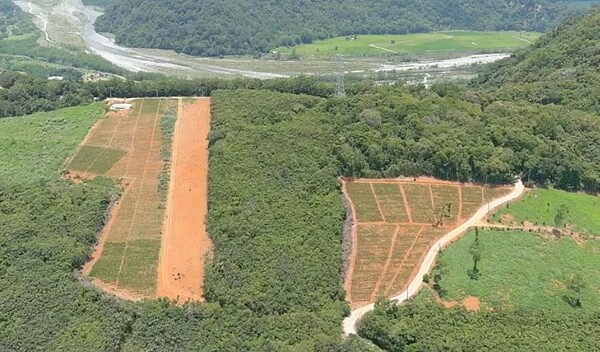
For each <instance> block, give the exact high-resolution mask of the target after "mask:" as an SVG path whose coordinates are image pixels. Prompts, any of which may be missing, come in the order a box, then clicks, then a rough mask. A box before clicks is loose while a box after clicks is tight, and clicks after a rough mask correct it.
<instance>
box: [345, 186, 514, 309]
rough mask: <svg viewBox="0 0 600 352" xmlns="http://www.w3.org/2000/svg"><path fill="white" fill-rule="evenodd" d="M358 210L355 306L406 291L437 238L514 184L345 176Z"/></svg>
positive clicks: (351, 278) (351, 279)
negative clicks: (476, 183)
mask: <svg viewBox="0 0 600 352" xmlns="http://www.w3.org/2000/svg"><path fill="white" fill-rule="evenodd" d="M343 189H344V192H345V193H346V195H348V196H349V198H350V200H351V204H352V207H353V212H354V213H355V214H354V215H355V219H356V220H355V233H354V236H353V241H354V243H353V255H352V257H351V260H350V261H351V263H350V268H349V270H348V273H347V275H346V281H345V288H346V294H347V298H348V300H349V301H350V303H351V305H352V308H358V307H361V306H364V305H366V304H368V303H372V302H374V301H375V300H376V299H377V298H378V297H380V296H385V297H392V296H395V295H398V294H399V293H400V292H402V291H403V290H404V289H405V287H406V286H407V285H408V283H409V281H410V279H411V278H412V277H413V276H414V275H415V273H416V271H417V270H418V267H419V265H420V263H421V261H422V260H423V258H424V256H425V254H426V253H427V251H428V250H429V248H430V247H431V245H432V244H433V243H435V241H437V240H438V239H439V238H440V237H442V236H443V235H445V234H446V233H448V232H449V231H450V230H452V229H453V228H454V227H456V226H458V225H459V224H461V223H462V222H463V221H464V220H466V219H468V218H469V217H471V216H472V215H473V214H474V213H475V212H476V211H477V209H478V208H479V207H481V206H482V205H483V204H484V203H485V202H487V201H488V200H490V199H493V198H498V197H501V196H503V195H505V194H508V193H510V191H511V188H510V187H487V186H486V187H484V186H477V185H463V184H458V183H452V182H442V181H436V180H428V179H425V180H418V181H404V180H402V181H400V180H353V181H351V182H347V181H344V182H343Z"/></svg>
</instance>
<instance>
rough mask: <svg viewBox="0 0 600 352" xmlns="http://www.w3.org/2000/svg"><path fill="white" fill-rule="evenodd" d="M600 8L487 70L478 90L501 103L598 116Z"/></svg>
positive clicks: (481, 78)
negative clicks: (494, 93) (544, 106)
mask: <svg viewBox="0 0 600 352" xmlns="http://www.w3.org/2000/svg"><path fill="white" fill-rule="evenodd" d="M599 32H600V7H596V8H594V9H593V10H592V11H591V12H589V13H588V14H587V15H585V16H584V17H581V18H574V19H571V20H569V21H567V22H565V23H564V24H563V25H561V26H560V27H558V28H557V29H556V30H554V31H553V32H551V33H548V34H546V35H544V36H542V37H541V38H540V40H538V41H537V42H536V44H534V45H533V46H530V47H528V48H525V49H523V50H521V51H519V52H517V53H515V54H513V55H512V56H511V57H510V58H507V59H505V60H502V61H499V62H497V63H494V64H491V65H488V66H487V67H486V70H485V72H483V73H482V74H481V75H480V76H479V77H478V78H477V79H476V80H475V81H474V82H473V85H474V86H475V87H487V88H491V89H498V90H499V92H498V95H499V96H500V97H501V98H502V99H526V100H528V101H531V102H535V103H541V104H552V103H553V104H561V105H566V106H570V107H573V108H577V109H582V110H587V111H592V112H595V113H600V99H599V97H598V94H597V92H598V89H599V88H600V41H599V40H598V33H599Z"/></svg>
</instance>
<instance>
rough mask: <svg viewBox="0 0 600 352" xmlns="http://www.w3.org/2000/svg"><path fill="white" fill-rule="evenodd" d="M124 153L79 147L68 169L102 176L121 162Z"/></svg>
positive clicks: (111, 149) (106, 149) (108, 149)
mask: <svg viewBox="0 0 600 352" xmlns="http://www.w3.org/2000/svg"><path fill="white" fill-rule="evenodd" d="M125 153H126V152H125V151H123V150H120V149H113V148H103V147H96V146H87V145H86V146H83V147H81V149H79V152H78V153H77V154H76V155H75V157H74V158H73V160H71V163H70V164H69V169H71V170H76V171H84V172H91V173H93V174H96V175H104V174H106V173H107V172H108V171H109V170H110V169H111V168H112V167H113V165H114V164H116V163H117V162H118V161H119V160H121V158H122V157H123V156H124V155H125Z"/></svg>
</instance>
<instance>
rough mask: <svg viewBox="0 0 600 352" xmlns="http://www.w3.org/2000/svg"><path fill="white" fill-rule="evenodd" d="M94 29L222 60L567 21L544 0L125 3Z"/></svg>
mask: <svg viewBox="0 0 600 352" xmlns="http://www.w3.org/2000/svg"><path fill="white" fill-rule="evenodd" d="M105 10H106V13H105V15H103V16H102V17H100V18H99V19H98V21H97V22H96V29H97V30H98V31H99V32H110V33H113V34H114V35H115V37H116V40H117V43H119V44H123V45H128V46H136V47H151V48H162V49H173V50H175V51H178V52H183V53H186V54H191V55H202V56H219V55H231V54H254V53H257V52H267V51H268V50H271V49H274V48H276V47H279V46H293V45H295V44H301V43H310V42H312V41H314V40H317V39H325V38H331V37H336V36H343V35H352V34H406V33H421V32H429V31H433V30H445V29H472V30H528V31H544V30H546V29H547V28H551V27H553V26H555V25H556V24H558V23H559V21H560V20H561V19H564V18H565V17H567V16H568V15H570V14H571V13H572V11H573V10H571V9H567V8H566V7H565V6H562V5H560V4H552V3H550V2H548V1H546V0H536V1H528V0H517V1H509V0H483V1H473V0H452V1H448V0H425V1H422V0H402V1H398V0H377V1H361V0H351V1H348V0H327V1H313V0H303V1H296V0H269V1H264V0H261V1H258V0H235V1H226V2H224V1H219V0H204V1H193V0H173V1H169V2H165V1H161V0H151V1H148V0H144V1H142V0H124V1H112V2H110V3H109V5H107V6H106V9H105Z"/></svg>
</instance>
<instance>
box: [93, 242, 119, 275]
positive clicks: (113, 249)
mask: <svg viewBox="0 0 600 352" xmlns="http://www.w3.org/2000/svg"><path fill="white" fill-rule="evenodd" d="M124 253H125V242H122V243H114V242H107V243H106V244H104V248H103V249H102V260H100V261H98V262H97V263H96V264H95V265H94V266H93V267H92V271H90V274H89V276H91V277H97V278H100V279H101V280H102V281H104V282H106V283H109V284H116V283H117V281H118V279H119V270H120V268H121V260H122V259H123V254H124Z"/></svg>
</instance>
